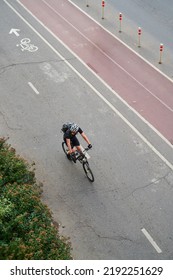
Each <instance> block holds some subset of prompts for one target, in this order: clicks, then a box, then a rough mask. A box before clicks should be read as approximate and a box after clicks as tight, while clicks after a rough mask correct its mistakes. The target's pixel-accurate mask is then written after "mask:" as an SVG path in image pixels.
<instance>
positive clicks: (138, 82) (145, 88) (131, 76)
mask: <svg viewBox="0 0 173 280" xmlns="http://www.w3.org/2000/svg"><path fill="white" fill-rule="evenodd" d="M42 2H44V3H45V4H46V5H47V6H48V7H49V8H50V9H51V10H52V11H53V12H54V13H55V14H57V15H58V16H59V17H61V18H62V19H63V20H64V21H65V22H67V23H68V24H69V25H70V26H72V28H73V29H74V30H76V31H77V32H78V33H79V34H80V35H81V36H82V37H83V38H85V39H86V40H87V41H88V42H89V43H90V44H91V45H93V46H94V47H95V48H96V49H98V50H99V51H100V52H101V53H102V54H103V55H104V56H106V57H107V58H108V59H109V60H110V61H111V62H112V63H113V64H115V65H116V66H117V67H119V68H120V69H121V70H122V71H123V72H124V73H126V74H127V75H128V76H129V77H130V78H131V79H132V80H134V81H135V82H136V83H137V84H139V85H140V86H141V87H142V88H143V89H144V90H146V91H147V92H148V93H150V94H151V95H152V96H153V97H154V98H156V99H157V100H158V101H159V102H160V103H161V104H162V105H164V106H165V107H166V108H167V109H168V110H169V111H171V112H173V108H171V107H170V106H169V105H168V104H166V103H165V102H164V101H163V100H162V99H160V98H159V97H158V96H157V95H155V94H154V93H153V92H152V91H151V90H149V89H148V88H147V87H145V86H144V85H143V84H142V83H141V82H140V81H138V80H137V79H136V78H135V77H134V76H133V75H131V74H130V73H129V72H128V71H127V70H126V69H125V68H123V67H122V66H121V65H120V64H119V63H117V62H116V61H115V60H114V59H112V58H111V57H110V56H109V55H108V54H106V53H105V52H104V51H103V50H102V49H101V48H99V47H98V45H96V44H95V43H93V41H91V40H90V39H89V38H88V37H87V36H85V35H84V34H83V33H82V32H81V31H80V30H79V29H77V28H76V27H75V26H74V25H73V24H72V23H71V22H69V21H68V20H67V19H66V18H64V17H63V16H62V15H61V14H60V13H58V12H57V11H56V10H55V9H54V8H53V7H52V6H51V5H50V4H48V3H47V2H46V1H45V0H42Z"/></svg>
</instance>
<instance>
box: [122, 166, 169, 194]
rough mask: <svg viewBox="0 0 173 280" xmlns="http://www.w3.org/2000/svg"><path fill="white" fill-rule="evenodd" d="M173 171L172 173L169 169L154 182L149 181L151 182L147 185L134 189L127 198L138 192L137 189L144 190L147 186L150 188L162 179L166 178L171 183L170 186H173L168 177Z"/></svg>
mask: <svg viewBox="0 0 173 280" xmlns="http://www.w3.org/2000/svg"><path fill="white" fill-rule="evenodd" d="M171 173H172V172H171V171H169V172H167V173H166V174H165V175H164V176H162V177H160V178H158V179H156V180H154V181H153V182H151V183H149V184H147V185H145V186H142V187H139V188H136V189H135V190H133V191H132V192H131V193H130V194H129V195H128V196H126V197H125V198H128V197H130V196H131V195H132V196H133V194H134V193H135V192H137V191H139V190H142V189H145V188H148V187H150V186H152V185H155V184H156V183H158V182H160V181H162V180H165V181H166V182H167V183H168V185H169V186H170V187H173V185H171V183H170V182H169V181H168V179H167V177H168V176H169V174H171Z"/></svg>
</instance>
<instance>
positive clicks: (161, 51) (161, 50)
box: [159, 44, 163, 64]
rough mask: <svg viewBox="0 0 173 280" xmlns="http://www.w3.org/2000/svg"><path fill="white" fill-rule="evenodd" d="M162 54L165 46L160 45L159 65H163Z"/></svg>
mask: <svg viewBox="0 0 173 280" xmlns="http://www.w3.org/2000/svg"><path fill="white" fill-rule="evenodd" d="M162 53H163V44H160V60H159V64H162Z"/></svg>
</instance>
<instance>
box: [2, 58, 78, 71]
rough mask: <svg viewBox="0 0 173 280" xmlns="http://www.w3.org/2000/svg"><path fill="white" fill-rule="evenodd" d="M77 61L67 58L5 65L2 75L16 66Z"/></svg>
mask: <svg viewBox="0 0 173 280" xmlns="http://www.w3.org/2000/svg"><path fill="white" fill-rule="evenodd" d="M73 60H76V58H73V57H72V58H65V59H52V60H43V61H33V62H31V61H26V62H16V63H12V64H9V65H4V66H2V67H0V75H1V74H3V73H4V72H6V71H7V70H10V69H11V68H13V67H16V66H23V65H32V64H33V65H34V64H42V63H45V62H58V63H59V62H65V61H73Z"/></svg>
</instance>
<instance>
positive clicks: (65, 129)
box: [61, 122, 72, 132]
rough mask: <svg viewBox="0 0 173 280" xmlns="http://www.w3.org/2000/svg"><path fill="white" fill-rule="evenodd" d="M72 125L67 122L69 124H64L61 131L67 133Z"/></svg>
mask: <svg viewBox="0 0 173 280" xmlns="http://www.w3.org/2000/svg"><path fill="white" fill-rule="evenodd" d="M71 125H72V123H70V122H67V123H65V124H63V126H62V128H61V130H62V131H63V132H66V131H67V130H68V129H69V128H70V126H71Z"/></svg>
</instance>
